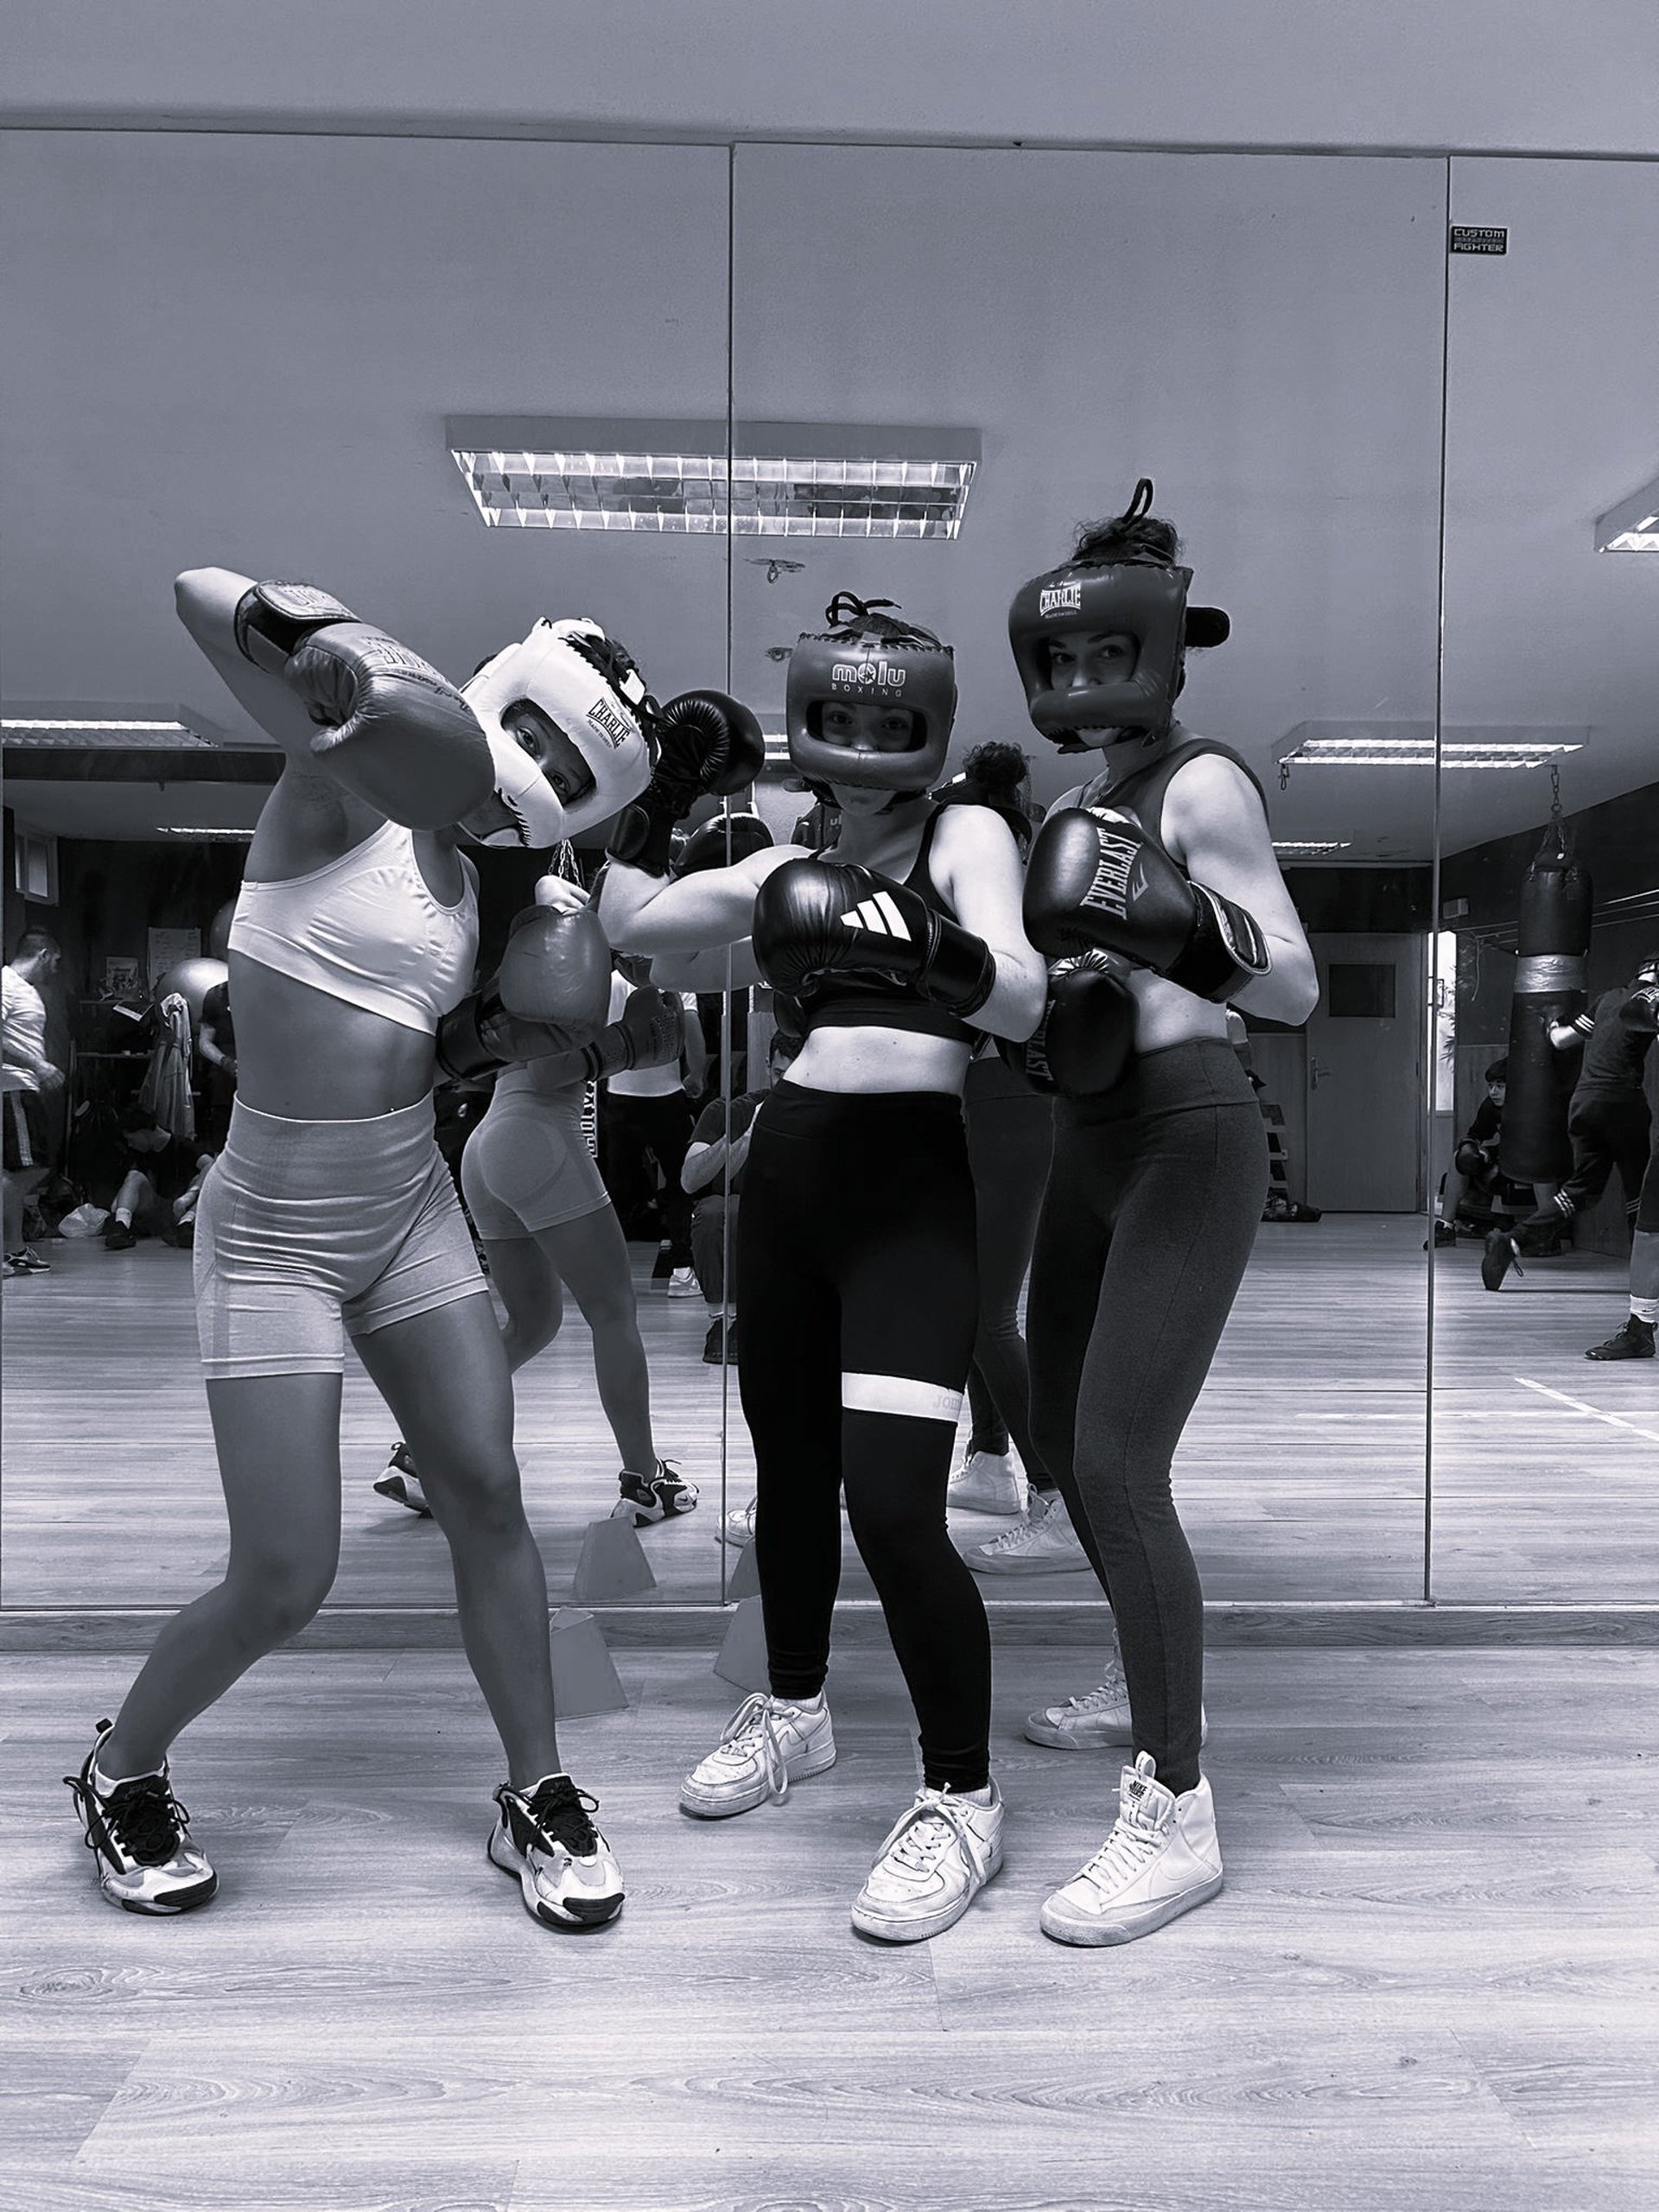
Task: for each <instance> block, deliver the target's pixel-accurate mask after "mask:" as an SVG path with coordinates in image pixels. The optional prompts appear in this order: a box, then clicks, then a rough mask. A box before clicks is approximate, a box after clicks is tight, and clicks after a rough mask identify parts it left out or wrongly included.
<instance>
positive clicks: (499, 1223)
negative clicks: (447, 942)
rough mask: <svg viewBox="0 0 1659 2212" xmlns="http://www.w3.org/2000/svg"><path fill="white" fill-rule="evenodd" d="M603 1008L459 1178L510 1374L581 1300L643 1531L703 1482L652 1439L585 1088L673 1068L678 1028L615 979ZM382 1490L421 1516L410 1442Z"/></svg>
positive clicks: (630, 1300) (520, 1098) (523, 1084)
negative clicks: (594, 1028)
mask: <svg viewBox="0 0 1659 2212" xmlns="http://www.w3.org/2000/svg"><path fill="white" fill-rule="evenodd" d="M536 896H537V904H538V905H544V906H548V907H549V908H550V909H553V910H555V911H558V912H565V913H575V912H578V911H580V909H581V908H582V907H583V906H586V904H587V898H586V895H585V893H582V891H580V890H579V889H577V887H575V885H573V884H569V883H567V882H565V881H564V880H563V878H561V877H559V876H556V875H549V876H544V877H543V879H542V880H541V882H539V883H538V884H537V887H536ZM609 1012H610V1015H611V1020H610V1024H609V1026H608V1027H607V1028H605V1029H602V1030H601V1032H600V1033H599V1035H598V1036H597V1037H596V1038H595V1039H594V1041H593V1043H592V1044H591V1045H588V1046H584V1047H582V1048H580V1049H577V1050H574V1051H571V1052H556V1053H552V1054H550V1055H547V1056H544V1057H540V1058H536V1059H532V1060H526V1061H525V1062H524V1064H523V1065H521V1066H517V1067H507V1068H504V1069H503V1070H502V1071H501V1073H500V1075H499V1077H497V1079H496V1085H495V1092H494V1096H493V1098H492V1099H491V1101H490V1107H489V1111H488V1112H487V1113H486V1115H485V1116H484V1118H483V1120H482V1121H481V1122H480V1123H479V1125H478V1127H477V1128H475V1129H474V1132H473V1134H472V1135H471V1137H470V1138H469V1139H468V1141H467V1150H466V1152H465V1154H463V1155H462V1159H461V1190H462V1192H463V1194H464V1196H465V1198H466V1201H467V1211H468V1213H470V1214H471V1216H472V1218H473V1226H474V1229H475V1230H477V1232H478V1235H479V1237H480V1240H481V1242H482V1243H483V1246H484V1256H485V1260H486V1263H487V1265H488V1268H489V1271H490V1280H491V1281H492V1282H493V1284H494V1285H495V1287H496V1289H497V1291H498V1292H499V1294H500V1297H501V1302H502V1304H503V1306H505V1308H506V1324H505V1329H504V1331H503V1342H504V1343H505V1346H506V1353H507V1365H508V1367H509V1368H510V1369H511V1370H512V1372H513V1373H514V1374H515V1375H516V1374H517V1373H518V1370H519V1369H520V1368H521V1367H523V1366H524V1363H526V1361H528V1360H531V1359H534V1358H535V1357H536V1355H537V1352H540V1351H545V1350H546V1349H547V1347H548V1345H549V1344H551V1343H552V1341H553V1339H554V1338H555V1337H556V1335H557V1334H558V1332H559V1330H560V1327H561V1325H563V1320H564V1297H563V1292H564V1288H565V1287H569V1291H570V1293H571V1294H572V1296H573V1297H574V1298H575V1301H576V1304H577V1306H579V1307H580V1308H581V1311H582V1319H583V1320H584V1321H586V1322H587V1324H588V1328H589V1330H590V1331H591V1332H592V1333H593V1345H594V1376H595V1379H596V1380H597V1382H598V1384H599V1397H600V1403H601V1405H602V1406H603V1408H605V1418H606V1419H607V1421H608V1422H609V1423H610V1426H611V1433H612V1435H613V1437H614V1438H615V1439H616V1448H617V1450H618V1452H620V1455H621V1459H622V1471H621V1473H620V1475H619V1476H618V1478H617V1485H618V1489H619V1490H620V1493H621V1495H620V1498H619V1500H618V1503H617V1504H616V1506H615V1508H614V1509H613V1510H614V1512H615V1514H616V1515H617V1516H619V1517H623V1518H626V1519H627V1520H629V1521H630V1522H632V1523H633V1525H634V1526H635V1527H636V1528H642V1527H644V1526H645V1523H646V1522H652V1521H662V1520H665V1519H668V1518H670V1517H671V1516H674V1515H676V1514H680V1513H689V1512H690V1510H691V1509H692V1507H693V1506H694V1505H696V1502H697V1491H696V1484H693V1483H689V1482H686V1481H683V1479H682V1478H681V1477H680V1475H679V1474H678V1472H677V1471H676V1470H675V1468H674V1467H672V1466H671V1465H670V1464H669V1462H668V1461H667V1460H665V1459H660V1458H659V1457H658V1452H657V1446H656V1445H655V1443H654V1442H653V1440H652V1427H651V1376H650V1372H649V1370H648V1369H647V1368H646V1365H645V1346H644V1345H643V1344H641V1343H640V1341H639V1319H638V1317H637V1315H636V1313H635V1310H634V1294H633V1276H632V1273H631V1272H630V1269H629V1267H628V1247H627V1243H626V1240H625V1238H624V1236H623V1235H622V1231H621V1229H620V1226H619V1224H618V1222H617V1218H616V1215H615V1212H614V1211H613V1209H612V1205H611V1201H610V1196H609V1193H608V1192H607V1190H606V1188H605V1185H604V1184H603V1183H602V1182H601V1180H600V1174H599V1168H598V1166H597V1164H596V1162H595V1161H594V1155H593V1154H592V1152H591V1151H589V1149H588V1143H587V1140H586V1139H585V1137H584V1136H583V1135H582V1107H583V1104H584V1102H585V1100H586V1096H587V1091H588V1084H590V1083H591V1082H594V1080H596V1079H597V1078H598V1077H601V1076H604V1075H607V1074H613V1073H615V1072H618V1071H621V1070H622V1069H625V1068H634V1067H649V1066H653V1065H655V1066H661V1065H674V1066H677V1065H678V1063H679V1053H680V1041H681V1029H682V1026H683V1024H682V1017H681V1012H680V1007H679V1003H678V1001H677V1000H675V999H671V998H667V997H665V996H664V994H663V993H662V992H660V991H655V990H649V989H647V990H641V991H630V990H629V988H628V986H627V984H626V982H624V981H623V980H622V978H621V977H620V976H613V977H612V979H611V996H610V1002H609ZM375 1488H376V1490H378V1491H379V1492H380V1494H381V1495H382V1496H383V1497H391V1498H393V1499H395V1500H396V1502H397V1503H398V1504H399V1505H406V1506H408V1507H410V1509H411V1510H413V1511H415V1512H416V1513H422V1514H429V1513H430V1511H431V1508H430V1507H429V1505H428V1503H427V1501H426V1494H425V1491H423V1488H422V1486H421V1480H420V1474H419V1471H418V1468H417V1465H416V1461H415V1459H414V1455H413V1454H412V1453H411V1452H410V1450H409V1447H408V1446H407V1445H406V1444H404V1443H399V1445H398V1446H397V1449H396V1451H394V1452H393V1453H392V1457H391V1465H389V1466H388V1467H387V1470H386V1471H385V1474H384V1475H383V1476H382V1477H381V1478H380V1480H379V1481H378V1483H376V1484H375Z"/></svg>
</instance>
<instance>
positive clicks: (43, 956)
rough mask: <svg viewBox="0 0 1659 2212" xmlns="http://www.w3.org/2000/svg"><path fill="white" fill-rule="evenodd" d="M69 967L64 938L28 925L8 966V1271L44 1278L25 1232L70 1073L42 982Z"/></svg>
mask: <svg viewBox="0 0 1659 2212" xmlns="http://www.w3.org/2000/svg"><path fill="white" fill-rule="evenodd" d="M62 964H63V952H62V949H61V947H60V945H59V944H58V941H57V939H56V938H54V937H53V936H51V935H50V934H49V933H48V931H45V930H38V929H27V930H25V931H23V933H22V937H20V938H18V940H17V950H16V951H15V952H14V953H13V954H12V956H11V958H10V960H9V961H8V962H7V963H6V964H5V966H4V967H3V969H0V991H3V995H4V996H3V1003H0V1053H3V1062H0V1098H3V1106H0V1111H3V1113H4V1116H5V1139H4V1141H5V1166H4V1171H3V1172H4V1177H5V1181H4V1196H5V1235H4V1239H3V1244H0V1251H3V1259H0V1273H3V1274H6V1275H7V1276H11V1275H43V1274H50V1272H51V1270H50V1268H48V1265H47V1263H46V1262H45V1261H44V1260H43V1259H42V1258H41V1255H40V1254H39V1253H38V1252H37V1251H36V1250H35V1248H34V1246H33V1245H32V1244H30V1243H27V1242H26V1241H25V1239H24V1236H23V1212H24V1209H25V1207H26V1206H27V1205H28V1204H29V1199H30V1198H32V1197H33V1196H34V1194H35V1192H36V1191H38V1190H39V1188H40V1187H41V1184H42V1183H44V1182H45V1180H46V1179H47V1177H48V1175H49V1174H50V1173H51V1172H52V1151H51V1139H50V1119H51V1111H52V1109H51V1108H50V1107H49V1106H48V1103H47V1102H48V1100H49V1099H51V1098H52V1097H53V1096H54V1094H55V1093H56V1092H57V1091H59V1090H61V1089H62V1088H63V1071H62V1069H61V1068H59V1067H57V1066H54V1064H53V1062H52V1061H50V1060H49V1059H48V1058H47V1055H46V1001H45V1000H44V999H43V998H42V997H41V989H40V987H41V984H42V983H48V982H50V981H51V980H52V978H53V976H55V975H56V974H57V972H58V969H60V967H61V965H62Z"/></svg>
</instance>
